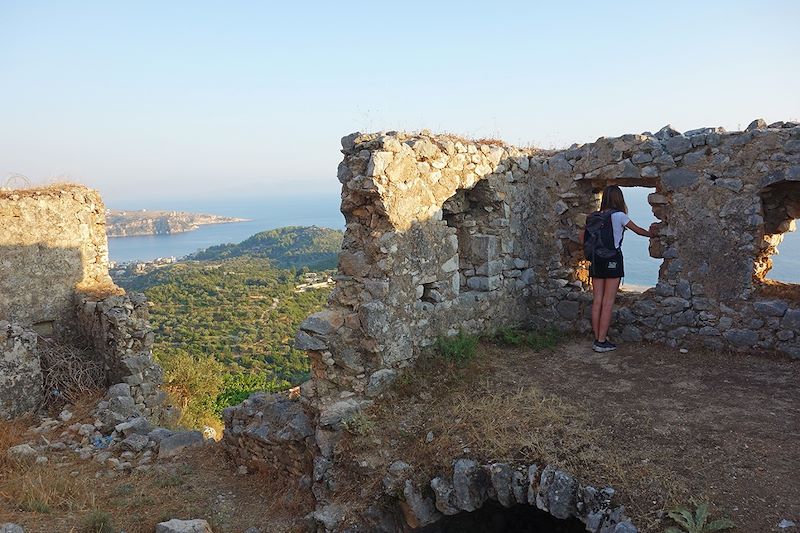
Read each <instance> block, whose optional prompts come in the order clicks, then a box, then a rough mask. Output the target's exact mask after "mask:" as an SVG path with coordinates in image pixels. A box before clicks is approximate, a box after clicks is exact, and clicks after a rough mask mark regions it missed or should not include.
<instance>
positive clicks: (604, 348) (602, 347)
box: [592, 339, 617, 353]
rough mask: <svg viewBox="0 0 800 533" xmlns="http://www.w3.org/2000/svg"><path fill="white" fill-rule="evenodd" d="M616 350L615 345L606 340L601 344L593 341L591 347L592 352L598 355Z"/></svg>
mask: <svg viewBox="0 0 800 533" xmlns="http://www.w3.org/2000/svg"><path fill="white" fill-rule="evenodd" d="M616 349H617V345H616V344H614V343H612V342H610V341H609V340H608V339H606V340H604V341H603V342H598V341H594V344H593V345H592V350H594V351H595V352H598V353H602V352H611V351H614V350H616Z"/></svg>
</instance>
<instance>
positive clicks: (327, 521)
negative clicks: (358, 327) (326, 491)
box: [311, 503, 344, 531]
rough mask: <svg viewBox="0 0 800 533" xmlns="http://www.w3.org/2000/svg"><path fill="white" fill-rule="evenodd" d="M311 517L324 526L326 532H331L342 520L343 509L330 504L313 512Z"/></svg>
mask: <svg viewBox="0 0 800 533" xmlns="http://www.w3.org/2000/svg"><path fill="white" fill-rule="evenodd" d="M311 517H312V518H313V519H314V520H316V521H317V522H319V523H321V524H322V525H323V526H325V528H326V529H327V530H330V531H333V530H335V529H336V526H337V525H338V524H339V522H341V520H342V518H344V509H343V508H342V507H341V506H340V505H336V504H335V503H331V504H328V505H325V506H323V507H321V508H319V509H317V510H315V511H314V512H313V513H311Z"/></svg>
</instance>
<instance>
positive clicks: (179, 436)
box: [158, 431, 205, 459]
mask: <svg viewBox="0 0 800 533" xmlns="http://www.w3.org/2000/svg"><path fill="white" fill-rule="evenodd" d="M203 442H205V441H204V440H203V434H202V433H200V432H199V431H181V432H178V433H175V434H173V435H170V436H169V437H167V438H165V439H163V440H162V441H161V442H160V443H159V445H158V458H159V459H163V458H167V457H175V456H176V455H179V454H180V453H181V452H182V451H183V450H185V449H186V448H189V447H191V446H197V445H200V444H203Z"/></svg>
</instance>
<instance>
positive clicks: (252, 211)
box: [108, 187, 800, 290]
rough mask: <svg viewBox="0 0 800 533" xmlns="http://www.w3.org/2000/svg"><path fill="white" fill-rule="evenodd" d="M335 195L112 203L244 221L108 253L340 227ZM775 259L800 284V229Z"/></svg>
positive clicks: (636, 203)
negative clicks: (286, 229) (298, 228)
mask: <svg viewBox="0 0 800 533" xmlns="http://www.w3.org/2000/svg"><path fill="white" fill-rule="evenodd" d="M624 192H625V199H626V202H627V204H628V211H629V215H630V217H631V219H632V220H633V221H634V222H635V223H636V224H637V225H639V226H641V227H643V228H647V227H649V226H650V224H651V223H653V222H657V219H656V218H655V217H654V216H653V212H652V210H651V209H650V205H649V204H648V203H647V194H648V193H649V192H651V190H649V189H645V188H638V187H637V188H630V189H625V191H624ZM339 203H340V198H339V195H338V194H317V195H303V196H282V197H269V198H259V197H255V198H227V199H218V200H207V201H192V200H186V199H178V200H166V199H159V201H158V202H156V203H153V204H152V205H142V206H134V205H120V206H117V205H113V206H111V207H113V208H114V209H128V210H132V209H142V208H147V209H163V210H178V211H188V212H194V213H210V214H214V215H222V216H230V217H238V218H246V219H248V221H247V222H235V223H229V224H213V225H207V226H200V228H199V229H197V230H194V231H189V232H185V233H175V234H172V235H147V236H141V237H112V238H110V239H109V242H108V247H109V256H110V259H111V260H112V261H114V262H116V263H124V262H130V261H152V260H154V259H157V258H159V257H162V258H166V257H176V258H181V257H184V256H186V255H188V254H191V253H193V252H196V251H197V250H200V249H203V248H207V247H209V246H214V245H217V244H224V243H238V242H241V241H243V240H245V239H246V238H248V237H250V236H251V235H253V234H255V233H258V232H260V231H265V230H269V229H275V228H280V227H283V226H322V227H326V228H334V229H344V225H345V223H344V216H343V215H342V214H341V213H340V212H339ZM622 249H623V252H624V254H625V279H624V280H623V287H627V288H628V289H630V290H642V289H644V288H647V287H652V286H654V285H655V284H656V282H657V281H658V268H659V266H660V265H661V260H660V259H654V258H652V257H650V255H649V253H648V251H647V249H648V239H646V238H644V237H640V236H638V235H636V234H635V233H633V232H632V231H626V232H625V238H624V241H623V245H622ZM778 251H779V253H778V255H776V256H775V257H773V261H774V266H773V269H772V271H770V274H769V276H768V277H769V278H771V279H775V280H779V281H785V282H791V283H800V231H795V232H791V233H787V234H786V235H785V236H784V240H783V242H782V243H781V245H780V246H779V247H778Z"/></svg>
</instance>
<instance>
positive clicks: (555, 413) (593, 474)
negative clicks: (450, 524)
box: [337, 344, 686, 523]
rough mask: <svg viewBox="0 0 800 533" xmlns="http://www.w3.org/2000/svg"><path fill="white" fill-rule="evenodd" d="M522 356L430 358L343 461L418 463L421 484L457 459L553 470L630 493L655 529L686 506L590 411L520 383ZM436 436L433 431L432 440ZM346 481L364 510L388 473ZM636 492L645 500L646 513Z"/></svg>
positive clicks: (672, 482) (376, 409)
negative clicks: (614, 443)
mask: <svg viewBox="0 0 800 533" xmlns="http://www.w3.org/2000/svg"><path fill="white" fill-rule="evenodd" d="M523 350H524V349H519V350H513V349H508V348H504V349H503V350H502V352H503V353H504V354H505V355H506V359H505V360H502V359H498V358H496V357H497V356H498V353H497V352H495V353H493V354H492V356H491V357H488V356H487V355H486V351H487V345H486V344H482V345H481V347H480V348H479V356H478V357H477V358H476V359H475V360H473V361H472V362H471V363H470V364H469V366H468V367H466V368H459V367H458V366H456V365H454V364H448V363H446V362H443V361H441V360H437V359H436V358H434V357H429V358H423V359H421V360H420V361H419V365H418V366H417V367H416V368H415V369H412V370H411V371H409V372H408V373H407V374H405V375H404V376H402V377H401V379H400V380H399V381H398V382H397V384H396V386H395V387H394V391H393V392H392V393H390V394H388V395H387V396H386V397H385V398H383V399H382V400H379V401H378V402H376V404H375V405H373V406H372V407H371V408H369V409H368V410H367V411H366V412H365V414H366V416H369V417H370V419H372V420H373V421H374V427H375V430H374V431H372V432H370V433H369V434H366V435H348V436H347V438H346V439H345V442H343V443H342V445H341V447H340V448H341V449H340V453H341V457H340V459H339V461H340V462H341V464H344V465H352V464H354V463H357V462H358V461H360V460H363V459H364V458H367V459H368V460H370V458H372V459H371V460H372V462H374V463H376V464H380V462H381V461H383V463H384V464H382V465H381V468H385V466H386V465H388V463H391V461H392V460H396V459H400V460H403V461H406V462H407V463H409V464H411V465H413V466H414V468H415V478H416V481H417V483H418V484H420V486H424V485H427V484H428V482H429V481H430V480H431V479H432V478H433V477H436V476H437V475H441V474H447V473H449V472H451V471H452V461H453V460H454V459H455V458H458V457H469V458H472V459H476V460H478V461H481V462H483V463H484V464H488V463H491V462H507V463H510V464H514V465H528V464H533V463H535V464H538V465H542V466H543V465H546V464H549V465H554V466H557V467H559V468H562V469H564V470H566V471H568V472H570V473H573V474H574V475H577V476H579V477H580V478H581V480H582V481H583V482H585V483H590V484H594V485H595V486H613V487H615V488H622V487H624V488H625V489H626V490H625V492H624V500H623V502H624V503H625V504H626V505H629V506H630V505H633V506H634V507H636V508H637V512H638V513H639V515H638V517H639V520H640V521H642V522H643V523H645V522H654V521H655V520H656V516H657V514H658V512H659V511H660V510H661V509H665V508H669V506H670V505H673V504H675V503H677V502H679V501H681V498H682V497H683V495H684V494H685V493H686V489H685V487H684V486H683V485H682V484H681V483H680V482H679V480H677V478H676V476H674V475H673V474H672V473H671V472H669V471H665V470H662V469H660V468H658V467H656V466H655V465H654V464H641V462H639V461H637V460H636V459H634V458H633V457H631V456H629V455H628V454H627V453H626V451H625V450H621V449H619V448H616V449H614V448H611V447H609V446H608V445H607V441H606V436H607V435H606V434H605V432H604V431H603V429H602V428H600V427H597V426H596V425H595V424H593V420H592V416H591V414H590V412H589V411H588V410H587V409H586V407H584V406H583V405H581V404H578V403H576V402H572V401H570V400H569V399H567V398H565V397H563V396H557V395H553V394H547V393H544V392H543V391H542V390H541V389H539V388H538V387H537V386H535V385H531V384H526V383H525V380H520V379H519V377H520V376H524V375H525V371H524V370H523V369H521V368H518V367H515V365H514V364H513V363H511V364H509V363H510V361H513V360H514V359H515V353H521V352H522V351H523ZM428 432H432V433H433V441H432V442H430V443H428V442H427V439H426V436H427V434H428ZM386 448H391V450H392V453H393V454H394V455H393V456H392V458H391V459H386V458H385V457H386V455H385V452H383V453H382V450H385V449H386ZM341 475H342V477H343V478H344V479H345V481H344V482H343V483H342V485H341V486H340V488H337V491H339V492H340V493H341V494H342V500H341V501H344V502H346V503H347V505H348V507H350V508H351V509H357V508H363V507H364V506H366V505H367V504H369V503H370V502H369V501H368V500H367V495H374V494H376V493H380V492H381V490H382V489H381V487H380V478H381V476H376V477H372V478H370V477H369V476H368V475H359V474H358V473H357V472H355V473H354V472H353V471H352V469H351V470H350V471H347V470H344V471H342V472H341ZM634 494H635V495H637V496H636V497H637V498H642V497H643V498H644V500H646V503H643V502H640V505H638V506H637V503H636V502H635V501H634V498H633V496H632V495H634ZM654 504H655V505H654Z"/></svg>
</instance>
